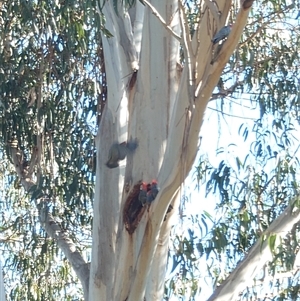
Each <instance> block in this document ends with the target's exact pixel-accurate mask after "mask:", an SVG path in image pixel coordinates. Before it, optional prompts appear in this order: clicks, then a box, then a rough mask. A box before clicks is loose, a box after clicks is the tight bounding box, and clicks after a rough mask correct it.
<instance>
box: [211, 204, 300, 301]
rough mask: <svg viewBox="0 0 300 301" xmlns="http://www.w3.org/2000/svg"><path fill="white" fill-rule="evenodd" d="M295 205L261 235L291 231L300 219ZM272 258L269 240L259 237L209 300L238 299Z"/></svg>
mask: <svg viewBox="0 0 300 301" xmlns="http://www.w3.org/2000/svg"><path fill="white" fill-rule="evenodd" d="M292 211H293V206H292V205H289V206H288V207H287V208H286V209H285V210H284V211H283V212H282V213H281V215H280V216H279V217H278V218H277V219H276V220H275V221H273V223H272V224H271V225H270V227H269V228H268V229H267V230H266V231H265V232H264V233H263V235H262V236H261V237H268V236H269V235H270V234H278V235H281V236H282V235H283V234H285V233H287V232H288V231H290V230H291V229H292V228H293V226H294V225H295V224H296V223H298V222H299V221H300V210H299V209H297V210H296V211H295V212H294V213H292ZM270 260H272V254H271V250H270V248H269V246H268V240H267V239H265V240H264V241H263V242H262V240H261V239H259V240H258V241H257V242H256V243H255V245H254V246H253V247H252V248H251V249H250V251H249V253H248V254H247V256H246V257H245V258H244V259H243V261H242V262H240V263H239V264H238V266H237V267H236V268H235V269H234V271H233V272H232V273H231V274H230V276H229V277H228V278H227V279H226V280H225V281H224V282H223V283H222V284H221V285H220V286H219V287H218V288H217V289H216V291H215V292H214V293H213V294H212V296H211V297H210V298H209V299H208V300H207V301H213V300H218V301H228V300H236V299H237V296H238V295H239V293H240V292H242V291H243V290H244V289H245V288H246V287H247V286H249V281H251V282H252V281H253V279H254V277H255V276H256V274H257V273H258V272H259V270H260V269H262V267H263V266H264V265H265V263H266V262H267V261H270Z"/></svg>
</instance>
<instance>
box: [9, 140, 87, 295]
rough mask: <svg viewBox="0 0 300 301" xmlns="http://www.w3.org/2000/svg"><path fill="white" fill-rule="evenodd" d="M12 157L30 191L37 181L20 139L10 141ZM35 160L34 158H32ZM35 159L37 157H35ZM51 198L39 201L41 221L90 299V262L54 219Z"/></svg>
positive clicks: (25, 187)
mask: <svg viewBox="0 0 300 301" xmlns="http://www.w3.org/2000/svg"><path fill="white" fill-rule="evenodd" d="M9 147H10V153H11V159H12V162H13V164H14V167H15V170H16V172H17V174H18V176H19V178H20V181H21V184H22V185H23V187H24V189H25V190H26V191H27V192H29V191H30V188H31V187H33V185H35V182H34V181H32V179H31V177H29V176H32V174H30V173H28V168H29V167H28V166H27V165H25V164H24V163H25V161H24V154H23V152H22V150H20V148H19V147H18V141H17V140H13V141H11V142H10V143H9ZM32 160H33V158H32ZM34 160H35V159H34ZM50 202H51V200H48V199H47V200H43V198H42V199H39V200H38V201H37V206H38V207H39V209H40V210H39V213H40V215H39V216H40V221H41V223H42V225H43V226H44V228H45V231H46V232H47V234H48V235H49V236H50V237H52V238H53V239H54V240H55V241H56V243H57V245H58V247H59V248H60V249H61V250H62V252H63V253H64V254H65V256H66V257H67V258H68V260H69V262H70V264H71V266H72V268H73V269H74V271H75V273H76V275H77V276H78V278H79V279H80V281H81V283H82V286H83V291H84V296H85V300H88V288H89V267H88V264H87V263H86V262H85V261H84V259H83V257H82V256H81V254H80V253H79V252H78V251H77V250H76V246H75V244H74V243H73V242H72V241H71V240H70V239H69V237H68V236H67V234H66V232H65V231H63V230H62V229H61V227H60V226H59V224H58V223H57V222H56V221H55V220H54V219H53V217H52V215H51V214H50V213H49V211H48V206H47V204H48V203H50Z"/></svg>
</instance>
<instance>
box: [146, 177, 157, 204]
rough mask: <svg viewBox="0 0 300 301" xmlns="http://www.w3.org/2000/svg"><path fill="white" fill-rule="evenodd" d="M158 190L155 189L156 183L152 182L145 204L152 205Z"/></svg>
mask: <svg viewBox="0 0 300 301" xmlns="http://www.w3.org/2000/svg"><path fill="white" fill-rule="evenodd" d="M158 192H159V188H158V187H157V181H156V180H152V183H151V189H150V190H149V191H148V193H147V202H148V203H152V202H153V201H154V199H155V198H156V196H157V195H158Z"/></svg>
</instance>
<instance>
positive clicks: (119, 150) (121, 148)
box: [106, 140, 138, 168]
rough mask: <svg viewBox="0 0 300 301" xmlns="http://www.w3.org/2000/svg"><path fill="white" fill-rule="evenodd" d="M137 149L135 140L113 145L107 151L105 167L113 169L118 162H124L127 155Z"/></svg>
mask: <svg viewBox="0 0 300 301" xmlns="http://www.w3.org/2000/svg"><path fill="white" fill-rule="evenodd" d="M137 147H138V143H137V140H129V141H128V142H123V143H113V145H112V146H111V147H110V149H109V153H108V161H107V162H106V166H107V167H108V168H115V167H118V166H119V161H120V160H124V159H125V157H126V156H127V155H128V154H129V153H133V152H134V151H135V150H136V148H137Z"/></svg>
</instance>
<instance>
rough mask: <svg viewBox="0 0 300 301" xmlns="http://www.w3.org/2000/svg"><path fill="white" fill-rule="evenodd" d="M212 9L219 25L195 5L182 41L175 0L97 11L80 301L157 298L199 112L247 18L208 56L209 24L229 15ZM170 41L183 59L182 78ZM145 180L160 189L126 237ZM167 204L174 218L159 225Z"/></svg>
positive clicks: (244, 14)
mask: <svg viewBox="0 0 300 301" xmlns="http://www.w3.org/2000/svg"><path fill="white" fill-rule="evenodd" d="M217 2H218V7H219V9H220V10H221V11H222V12H223V14H222V17H221V18H220V19H219V18H218V20H214V17H213V15H215V16H217V14H216V12H215V11H214V13H213V14H211V13H209V8H208V7H207V4H206V3H203V4H202V5H203V6H204V7H203V10H204V11H206V12H205V13H204V15H203V18H202V20H201V22H200V23H199V26H198V28H197V29H196V33H195V35H194V37H193V40H192V41H188V35H189V33H188V29H187V27H186V25H187V24H186V21H185V20H184V17H183V16H184V13H183V11H181V9H180V7H179V6H178V3H179V2H178V0H165V1H161V0H155V1H151V5H152V6H151V7H152V8H149V5H148V4H147V5H145V6H144V5H142V4H141V3H139V2H137V6H136V7H135V8H133V9H131V10H130V11H129V12H127V11H125V10H123V9H122V8H121V7H119V12H118V15H117V14H116V12H115V9H114V7H113V1H108V2H106V4H105V6H104V14H105V17H106V27H107V29H108V30H109V31H110V32H111V33H112V35H113V37H112V38H103V48H104V57H105V68H106V73H107V74H106V75H107V83H108V99H107V105H106V107H105V110H104V112H103V115H102V119H101V123H100V128H99V132H98V136H97V176H96V177H97V179H96V188H95V189H96V191H95V203H94V221H93V250H92V264H91V273H90V292H89V300H90V301H94V300H109V301H111V300H122V301H123V300H124V301H125V300H127V301H137V300H152V301H154V300H162V299H163V291H164V278H165V268H166V260H167V250H168V241H169V232H170V226H171V222H172V219H171V216H172V213H173V212H175V211H176V208H178V204H179V197H178V196H179V195H180V194H179V190H180V186H181V184H182V182H183V181H184V179H185V178H186V176H187V174H188V172H189V170H190V169H191V167H192V164H193V162H194V159H195V156H196V154H197V150H198V136H199V131H200V127H201V123H202V119H203V115H204V111H205V108H206V105H207V103H208V101H209V98H210V96H211V93H212V91H213V89H214V87H215V85H216V84H217V82H218V79H219V77H220V74H221V72H222V70H223V68H224V66H225V64H226V62H227V60H228V58H229V56H230V55H231V53H232V52H233V50H234V48H235V46H236V45H237V43H238V40H239V37H240V34H241V32H242V30H243V27H244V25H245V23H246V19H247V14H248V10H245V9H243V8H241V10H240V13H239V15H238V16H237V23H238V25H237V26H235V27H234V29H233V32H232V35H231V36H230V37H229V39H228V41H227V42H226V43H225V44H224V45H223V48H222V50H221V52H220V54H219V56H218V57H217V58H216V57H215V58H214V57H213V52H214V51H213V48H212V43H211V42H210V40H211V38H212V36H213V34H214V33H215V30H216V26H215V24H218V25H220V24H221V26H223V25H224V23H225V20H226V17H227V15H228V12H229V9H230V3H229V4H228V3H225V4H224V1H221V0H219V1H217ZM229 2H230V1H229ZM208 4H210V3H208ZM210 6H211V5H210ZM205 7H206V8H207V9H205ZM158 15H159V18H160V19H161V20H162V19H163V20H164V22H161V20H159V18H157V16H158ZM163 23H165V24H163ZM168 25H169V29H168V30H167V29H166V27H167V26H168ZM170 29H171V30H172V31H173V34H172V33H171V30H170ZM178 36H182V37H183V39H182V43H183V45H184V47H183V48H184V50H185V55H186V56H185V57H186V62H185V67H184V69H183V70H182V68H181V65H180V60H179V55H180V42H179V41H178ZM184 41H185V42H184ZM229 45H230V46H229ZM188 57H190V60H188V59H187V58H188ZM213 58H214V61H215V62H214V63H213V64H211V61H212V59H213ZM136 70H137V73H136V74H134V71H136ZM132 76H134V77H135V76H136V81H134V80H133V79H132ZM130 138H132V139H135V138H137V139H138V143H139V146H138V148H137V150H136V152H135V153H134V155H133V156H129V157H128V158H127V159H126V160H124V161H121V164H120V167H118V168H115V169H108V168H107V167H106V166H105V162H106V161H107V159H108V152H109V148H110V146H111V145H112V143H113V142H116V141H118V142H123V141H127V140H128V139H130ZM152 179H157V181H158V185H159V186H160V188H161V190H160V192H159V194H158V196H157V197H156V199H155V201H154V202H153V203H152V204H151V206H150V208H149V209H148V210H147V209H146V208H143V209H140V211H139V212H138V213H137V214H140V216H141V219H140V220H139V222H138V223H137V227H136V229H135V230H134V231H133V233H129V232H128V231H127V230H126V227H125V225H124V208H125V210H127V209H126V208H127V207H126V206H125V203H126V202H128V199H130V195H131V196H132V194H131V193H132V191H133V190H134V189H136V187H139V183H140V181H144V182H151V180H152ZM170 204H172V205H173V207H174V210H173V212H171V213H169V214H168V216H167V219H166V221H164V218H165V214H166V211H167V209H168V207H169V205H170Z"/></svg>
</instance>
